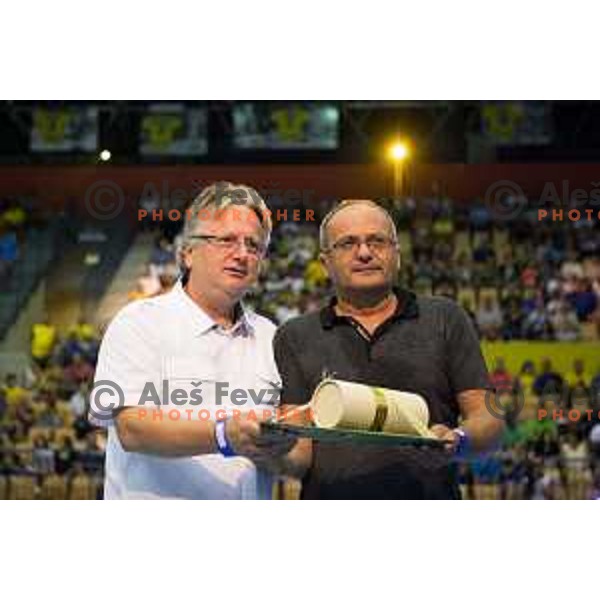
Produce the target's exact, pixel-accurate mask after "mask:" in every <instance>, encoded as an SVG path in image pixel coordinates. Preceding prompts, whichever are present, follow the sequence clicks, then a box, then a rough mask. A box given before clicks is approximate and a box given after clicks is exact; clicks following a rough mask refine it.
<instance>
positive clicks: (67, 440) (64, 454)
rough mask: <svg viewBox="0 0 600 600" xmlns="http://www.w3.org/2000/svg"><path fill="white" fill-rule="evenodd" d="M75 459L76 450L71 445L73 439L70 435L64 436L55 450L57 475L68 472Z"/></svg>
mask: <svg viewBox="0 0 600 600" xmlns="http://www.w3.org/2000/svg"><path fill="white" fill-rule="evenodd" d="M76 460H77V452H76V451H75V448H74V447H73V440H72V439H71V437H70V436H66V437H64V438H63V442H62V445H61V446H60V448H58V450H57V451H56V456H55V461H56V472H57V473H58V474H59V475H64V474H66V473H68V472H69V471H70V470H71V468H72V467H73V464H74V462H75V461H76Z"/></svg>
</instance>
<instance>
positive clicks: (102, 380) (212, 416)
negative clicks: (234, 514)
mask: <svg viewBox="0 0 600 600" xmlns="http://www.w3.org/2000/svg"><path fill="white" fill-rule="evenodd" d="M270 233H271V219H270V214H269V211H268V210H267V207H266V205H265V204H264V202H263V200H262V199H261V198H260V196H259V195H258V194H257V193H256V192H255V191H254V190H252V189H251V188H248V187H246V186H236V185H233V184H226V183H220V184H216V185H212V186H209V187H208V188H206V189H205V190H204V191H203V192H202V193H201V194H200V195H199V196H198V197H197V198H196V200H195V201H194V203H193V204H192V207H191V209H190V210H189V211H188V213H187V218H186V222H185V225H184V230H183V234H182V244H181V250H180V255H179V259H180V262H181V266H182V270H183V272H184V276H183V278H182V280H181V282H179V283H177V284H176V285H175V287H174V289H173V290H172V291H171V292H169V293H167V294H164V295H162V296H157V297H154V298H150V299H145V300H140V301H137V302H133V303H131V304H129V305H127V306H126V307H125V308H124V309H122V310H121V311H120V312H119V313H118V314H117V316H116V317H115V318H114V319H113V321H112V322H111V323H110V325H109V327H108V329H107V331H106V334H105V336H104V339H103V341H102V345H101V348H100V353H99V357H98V365H97V368H96V378H95V384H94V389H93V391H92V394H91V396H90V419H91V420H92V421H93V422H94V423H95V424H97V425H100V426H104V427H107V428H108V444H107V449H106V467H105V472H106V475H105V489H104V494H105V498H107V499H117V498H148V499H153V498H189V499H255V498H270V497H271V490H272V475H273V473H287V474H290V475H294V476H299V475H301V474H302V472H303V471H304V470H305V469H306V468H307V467H308V464H307V458H306V452H303V450H302V444H303V443H305V442H303V441H299V442H297V443H296V444H295V445H294V443H293V442H292V441H291V440H288V439H285V438H279V439H278V438H273V437H264V436H262V435H261V430H260V425H259V422H258V421H259V420H262V419H264V418H266V417H267V416H268V415H269V413H271V414H274V412H275V410H274V409H275V407H276V406H277V404H278V402H279V394H278V392H279V382H280V379H279V375H278V372H277V368H276V366H275V362H274V359H273V354H272V339H273V335H274V332H275V326H274V325H273V324H272V323H271V322H270V321H269V320H267V319H265V318H264V317H261V316H259V315H257V314H255V313H253V312H252V311H250V310H248V309H246V308H245V307H244V306H243V305H242V304H241V303H240V300H241V298H242V297H243V295H244V294H245V293H246V292H247V290H248V289H249V288H250V287H251V286H252V285H253V284H254V283H255V282H256V280H257V277H258V273H259V268H260V263H261V261H262V259H263V257H264V255H265V250H266V247H267V245H268V242H269V236H270Z"/></svg>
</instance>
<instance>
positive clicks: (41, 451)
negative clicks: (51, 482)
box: [32, 435, 55, 475]
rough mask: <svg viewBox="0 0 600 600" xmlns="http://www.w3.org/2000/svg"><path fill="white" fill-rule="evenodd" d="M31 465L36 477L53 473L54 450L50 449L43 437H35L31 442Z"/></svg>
mask: <svg viewBox="0 0 600 600" xmlns="http://www.w3.org/2000/svg"><path fill="white" fill-rule="evenodd" d="M32 465H33V470H34V471H35V472H36V473H37V474H38V475H48V474H50V473H54V472H55V462H54V450H53V449H52V448H50V446H49V444H48V438H46V436H45V435H40V436H38V437H36V438H35V440H34V442H33V453H32Z"/></svg>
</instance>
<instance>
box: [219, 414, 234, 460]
mask: <svg viewBox="0 0 600 600" xmlns="http://www.w3.org/2000/svg"><path fill="white" fill-rule="evenodd" d="M226 425H227V419H219V420H218V421H217V422H216V423H215V440H216V442H217V448H218V449H219V452H220V453H221V454H222V455H223V456H227V457H229V456H235V455H236V454H235V450H234V449H233V446H232V445H231V444H230V443H229V439H228V438H227V432H226V431H225V426H226Z"/></svg>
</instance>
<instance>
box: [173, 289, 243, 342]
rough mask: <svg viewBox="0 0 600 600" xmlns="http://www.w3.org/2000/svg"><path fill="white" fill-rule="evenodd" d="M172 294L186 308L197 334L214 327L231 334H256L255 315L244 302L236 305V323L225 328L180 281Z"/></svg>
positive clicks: (206, 331) (202, 333)
mask: <svg viewBox="0 0 600 600" xmlns="http://www.w3.org/2000/svg"><path fill="white" fill-rule="evenodd" d="M170 294H171V295H172V297H173V300H174V301H175V302H177V303H178V304H179V305H180V306H181V308H182V310H185V311H186V312H187V313H188V315H189V318H190V322H191V323H193V327H194V333H195V335H198V336H200V335H204V334H206V333H208V332H209V331H212V330H213V329H216V330H218V331H221V332H223V333H226V334H228V335H231V336H236V335H241V336H244V337H246V336H250V335H252V336H253V335H254V334H255V323H254V321H255V315H254V313H252V312H251V311H249V310H248V309H247V308H246V307H245V306H244V305H243V303H241V302H240V303H238V304H237V305H236V307H235V316H236V320H235V324H234V325H233V327H231V328H230V329H225V328H223V327H222V326H221V325H219V324H218V323H217V322H216V321H215V320H214V319H212V318H211V317H210V316H209V315H208V314H206V313H205V312H204V311H203V310H202V309H201V308H200V307H199V306H198V305H197V304H196V303H195V302H194V301H193V300H192V298H191V297H190V295H189V294H188V293H187V292H186V291H185V289H184V288H183V286H182V285H181V281H178V282H177V283H176V284H175V285H174V286H173V289H172V290H171V292H170Z"/></svg>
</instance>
